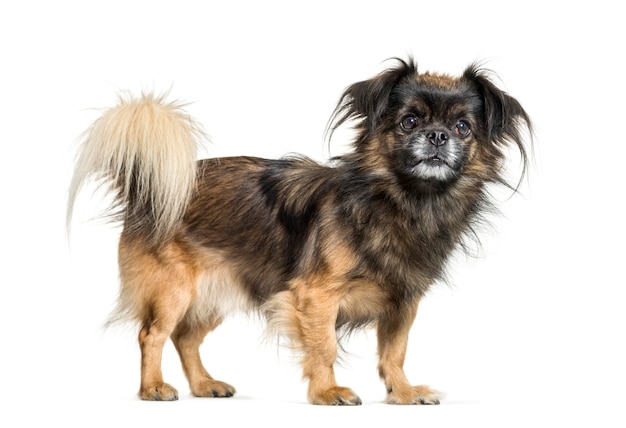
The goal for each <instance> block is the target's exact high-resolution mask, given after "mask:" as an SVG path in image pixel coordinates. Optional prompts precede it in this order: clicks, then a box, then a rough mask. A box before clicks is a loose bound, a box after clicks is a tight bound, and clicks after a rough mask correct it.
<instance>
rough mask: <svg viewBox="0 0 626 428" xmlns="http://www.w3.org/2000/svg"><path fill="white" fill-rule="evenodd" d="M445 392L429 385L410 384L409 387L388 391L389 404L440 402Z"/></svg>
mask: <svg viewBox="0 0 626 428" xmlns="http://www.w3.org/2000/svg"><path fill="white" fill-rule="evenodd" d="M443 397H444V394H442V393H441V392H439V391H435V390H434V389H430V388H429V387H427V386H424V385H421V386H409V387H407V388H398V389H394V388H393V387H392V388H390V389H389V390H388V391H387V400H386V401H387V403H389V404H439V403H440V402H441V400H442V399H443Z"/></svg>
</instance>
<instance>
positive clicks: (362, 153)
mask: <svg viewBox="0 0 626 428" xmlns="http://www.w3.org/2000/svg"><path fill="white" fill-rule="evenodd" d="M397 61H398V65H397V66H396V67H393V68H390V69H388V70H386V71H384V72H382V73H380V74H379V75H377V76H376V77H374V78H372V79H370V80H366V81H363V82H358V83H355V84H353V85H351V86H350V87H348V88H347V89H346V91H345V92H344V94H343V96H342V97H341V99H340V102H339V104H338V105H337V108H336V110H335V113H334V115H333V117H332V119H331V128H332V130H335V129H336V128H337V127H338V126H340V125H341V124H342V123H344V122H346V121H348V120H355V121H356V122H357V125H356V129H357V131H358V135H357V138H356V140H355V154H356V155H357V158H358V159H360V160H361V161H362V162H366V163H367V164H368V165H369V166H370V167H373V168H379V169H380V168H384V169H386V170H389V169H393V170H394V171H396V172H397V173H399V174H402V175H404V176H406V177H408V178H414V179H417V180H420V181H426V182H432V183H446V182H452V181H454V180H456V179H458V178H459V177H461V176H463V175H473V176H475V177H478V178H479V179H481V180H483V181H501V180H500V175H499V173H500V170H501V169H502V164H503V152H502V149H503V147H504V146H505V145H507V144H514V145H516V146H517V147H518V148H519V150H520V153H521V157H522V160H523V162H524V168H525V165H526V160H527V156H526V150H525V148H524V145H523V142H522V133H523V130H524V128H527V129H528V131H529V132H531V133H532V131H531V122H530V119H529V117H528V115H527V114H526V112H525V111H524V109H523V108H522V107H521V105H520V103H519V102H518V101H517V100H515V99H514V98H512V97H511V96H509V95H508V94H506V93H505V92H503V91H502V90H500V89H499V88H498V87H496V85H494V83H493V82H492V81H491V80H490V79H489V76H488V73H487V72H486V71H484V70H482V69H480V68H479V67H478V66H477V65H476V64H473V65H471V66H469V67H468V68H467V69H466V70H465V72H464V73H463V74H462V75H461V76H460V77H451V76H448V75H441V74H430V73H424V74H420V73H418V71H417V66H416V65H415V63H414V62H413V61H412V60H410V61H409V62H405V61H402V60H397Z"/></svg>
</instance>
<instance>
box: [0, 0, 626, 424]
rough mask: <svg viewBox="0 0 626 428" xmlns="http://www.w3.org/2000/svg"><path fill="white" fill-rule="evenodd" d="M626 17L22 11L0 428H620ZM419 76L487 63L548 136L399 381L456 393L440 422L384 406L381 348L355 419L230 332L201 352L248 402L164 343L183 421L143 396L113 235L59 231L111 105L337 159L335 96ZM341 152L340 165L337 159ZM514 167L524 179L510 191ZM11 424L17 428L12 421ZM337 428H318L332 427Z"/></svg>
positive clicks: (482, 9) (41, 6)
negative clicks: (167, 103)
mask: <svg viewBox="0 0 626 428" xmlns="http://www.w3.org/2000/svg"><path fill="white" fill-rule="evenodd" d="M618 7H619V2H615V1H603V0H599V1H595V2H590V3H583V2H577V1H572V2H560V1H559V2H557V1H555V2H550V1H547V0H546V1H541V2H532V1H526V2H502V1H478V0H477V1H471V2H470V1H456V2H449V1H439V0H430V1H418V0H413V1H404V2H401V1H393V0H384V1H364V0H359V1H345V2H341V1H333V2H323V1H318V2H307V3H306V4H305V3H304V2H286V1H285V2H277V1H265V2H260V1H259V2H253V1H248V2H246V1H239V2H237V1H232V2H226V1H220V2H217V1H216V2H190V1H183V0H176V1H171V2H168V1H144V2H133V1H128V0H124V1H113V0H108V1H100V2H93V1H92V2H88V1H80V2H79V1H74V2H70V1H50V2H48V1H39V2H37V1H21V2H17V1H15V2H11V1H6V2H3V3H2V5H1V6H0V64H1V65H0V87H1V90H0V142H1V144H2V146H1V147H2V151H1V153H0V162H1V166H0V174H1V180H0V183H1V184H0V185H1V186H2V187H1V190H2V209H1V211H0V220H1V221H0V225H1V227H2V241H1V242H2V244H1V247H0V248H2V258H1V263H2V265H1V267H2V278H1V280H0V281H1V283H0V284H1V286H0V317H1V319H0V320H1V324H0V325H1V328H2V330H1V333H2V337H1V339H2V343H1V345H0V346H1V351H0V391H1V392H0V425H2V426H35V425H34V424H36V423H39V425H40V426H41V425H42V424H44V423H46V424H57V423H61V424H64V426H72V425H80V426H115V425H118V426H133V425H137V424H142V425H141V426H148V425H150V426H165V425H174V424H175V425H176V426H185V424H191V423H193V424H194V426H226V425H227V424H228V425H229V426H243V425H246V424H253V423H254V424H260V426H335V425H339V424H340V423H344V424H346V423H347V424H350V425H349V426H355V427H356V426H368V427H369V426H380V425H383V424H384V425H385V426H396V425H403V426H405V425H411V426H412V425H414V426H422V427H426V426H494V427H502V426H559V425H560V426H567V425H565V424H571V423H575V422H577V423H581V425H578V426H583V425H586V426H602V427H608V426H616V427H617V426H625V425H626V417H625V416H624V410H623V406H624V400H625V399H626V394H625V392H624V385H625V383H626V371H625V368H624V362H625V361H626V352H625V351H624V336H625V335H624V328H625V326H626V315H625V311H624V302H625V300H626V299H625V298H626V291H625V290H624V286H625V285H626V284H625V282H626V281H625V279H624V275H623V263H624V248H623V242H624V239H625V238H626V236H625V233H624V220H625V218H626V216H625V214H626V213H625V209H624V199H625V198H624V196H625V195H624V185H623V183H624V175H623V173H624V165H625V156H626V149H625V147H626V138H625V129H626V128H625V127H624V123H625V120H626V114H624V113H625V111H624V110H625V109H624V99H625V96H626V93H625V89H624V77H625V76H626V73H625V66H624V64H625V61H624V60H625V58H624V57H625V55H624V47H623V44H624V40H626V34H625V31H624V30H623V28H624V26H623V20H622V18H621V16H622V12H621V11H618ZM407 54H412V55H414V56H415V58H416V59H417V60H418V63H419V65H420V68H421V69H422V70H433V71H442V72H447V73H451V74H458V73H461V72H462V70H463V69H464V67H465V66H466V65H468V64H469V63H470V62H472V61H474V60H485V61H486V65H487V66H488V67H489V68H491V69H493V70H495V71H496V72H497V73H498V75H499V76H500V78H501V83H500V84H501V86H502V87H503V88H505V89H506V90H507V91H508V92H509V93H511V94H512V95H513V96H515V97H516V98H518V100H519V101H520V102H521V103H522V104H523V106H524V107H525V108H526V109H527V111H528V112H529V114H530V115H531V117H532V118H533V119H534V122H535V125H536V141H535V143H536V153H535V155H536V161H535V164H534V166H533V168H532V169H531V170H530V175H529V180H528V182H527V183H525V184H524V185H523V187H522V195H518V196H514V197H513V198H508V194H507V193H502V192H500V193H498V198H499V199H500V200H501V202H502V203H501V208H502V212H503V216H502V217H500V218H497V219H495V220H494V229H496V230H497V231H498V232H497V233H496V234H489V233H487V234H486V235H485V237H484V239H483V244H484V250H483V256H481V257H480V258H477V259H466V258H464V257H462V258H460V259H459V260H458V261H457V262H455V263H454V265H453V274H452V281H451V284H450V286H447V285H441V286H438V287H436V288H435V289H434V290H433V291H432V293H431V294H430V295H429V296H428V297H427V298H426V299H425V301H424V302H423V304H422V307H421V312H420V314H419V315H418V319H417V322H416V325H415V327H414V329H413V331H412V335H411V342H410V347H409V353H408V358H407V364H406V369H407V373H408V374H409V377H410V378H411V379H412V380H413V381H414V382H415V383H427V384H429V385H431V386H432V387H434V388H437V389H440V390H442V391H445V392H446V393H447V399H446V400H445V401H443V403H442V405H441V406H437V407H397V406H388V405H384V404H383V403H382V401H383V399H384V387H383V385H382V383H381V382H380V381H379V380H378V377H377V373H376V369H375V367H376V358H375V347H376V344H375V340H374V337H373V335H372V334H371V333H362V334H357V335H356V336H354V337H353V338H352V339H351V340H350V341H349V342H348V343H347V345H346V348H347V350H348V354H347V355H346V356H345V359H344V365H343V367H342V368H340V369H338V378H339V381H340V383H342V384H346V385H349V386H351V387H353V388H354V389H355V390H356V391H357V393H359V394H360V396H361V398H362V399H363V401H364V404H363V406H360V407H358V408H321V407H315V406H309V405H307V404H305V402H306V400H305V391H306V388H305V385H304V384H303V383H302V382H301V380H300V372H299V368H298V366H297V364H295V362H294V359H293V357H292V356H291V355H290V353H289V351H288V350H286V349H282V348H278V347H277V346H276V345H275V344H272V343H269V344H268V343H265V342H263V341H262V340H261V336H262V333H263V325H262V322H261V321H259V320H257V319H255V318H254V317H252V318H241V319H232V320H230V321H228V322H226V323H225V324H224V325H223V326H221V327H220V328H219V329H218V330H217V331H216V332H215V333H214V334H212V335H210V336H209V337H208V338H207V341H206V342H205V345H204V347H203V348H202V351H203V355H204V357H205V359H206V363H207V366H208V368H209V371H210V372H211V373H212V374H213V375H214V376H215V377H217V378H219V379H223V380H225V381H227V382H230V383H232V384H233V385H235V386H236V387H237V389H238V395H237V396H236V397H234V398H232V399H228V400H226V399H220V400H210V399H196V398H192V397H191V396H190V395H189V393H188V387H187V385H186V382H185V380H184V377H183V375H182V371H181V369H180V365H179V363H178V361H177V358H176V356H175V352H174V350H173V347H172V346H171V344H168V346H167V347H166V350H165V360H164V372H165V376H166V380H167V381H169V382H170V383H172V384H174V385H175V386H176V387H178V389H179V391H180V395H181V398H180V400H179V401H178V402H175V403H147V402H142V401H140V400H138V399H137V398H136V396H135V393H136V391H137V389H138V384H139V383H138V381H139V353H138V349H137V345H136V341H135V332H134V331H133V330H132V329H124V328H115V329H110V330H106V331H105V330H104V329H103V328H102V325H103V322H104V321H105V319H106V317H107V314H108V313H109V311H110V310H111V308H112V305H113V302H114V300H115V297H116V293H117V267H116V241H117V236H118V234H119V229H117V228H115V227H112V226H109V225H103V224H101V223H100V222H97V221H95V222H94V221H90V219H91V218H92V217H93V216H94V215H95V214H97V210H98V207H100V208H101V207H102V206H101V204H99V203H98V201H99V199H98V198H97V197H96V198H90V194H89V192H84V193H83V195H82V198H81V202H80V203H79V206H78V210H77V213H76V222H75V223H74V230H73V232H74V233H73V235H72V239H71V246H70V245H68V243H67V242H66V239H65V230H64V216H65V203H66V192H67V187H68V182H69V179H70V176H71V168H72V166H71V164H72V158H73V153H74V152H73V151H74V149H75V145H76V142H77V138H78V136H79V135H80V133H81V132H82V131H83V130H84V129H85V128H86V127H87V126H88V125H89V123H90V122H91V121H93V120H94V119H95V118H96V117H97V115H98V112H97V111H96V110H92V109H90V108H92V107H97V108H99V107H105V106H109V105H111V104H112V103H114V102H115V95H116V93H117V92H118V91H119V90H122V89H130V90H134V91H139V90H141V89H142V88H144V89H156V90H158V91H161V90H166V89H168V88H170V87H172V94H173V95H174V96H175V97H177V98H180V99H183V100H189V101H193V102H194V104H192V105H191V106H190V107H189V111H190V112H191V114H192V115H194V116H195V117H196V118H197V119H199V120H200V121H201V122H202V123H203V124H204V125H205V127H206V128H207V130H208V132H209V133H210V134H211V137H212V140H213V142H214V146H213V147H212V148H211V149H209V151H208V155H210V156H221V155H227V154H228V155H231V154H250V155H258V156H264V157H279V156H282V155H284V154H286V153H288V152H300V153H304V154H307V155H309V156H312V157H314V158H316V159H320V160H323V159H325V158H326V156H327V152H326V151H325V148H324V144H323V132H324V128H325V125H326V120H327V118H328V116H329V115H330V113H331V111H332V109H333V107H334V103H335V102H336V101H337V99H338V97H339V95H340V93H341V91H342V90H343V89H344V88H345V87H346V86H347V85H348V84H351V83H353V82H356V81H358V80H362V79H365V78H369V77H371V76H372V75H374V74H375V73H377V72H378V71H380V70H381V69H382V68H383V67H384V66H385V64H384V63H383V61H384V60H385V59H386V58H389V57H393V56H401V57H405V56H406V55H407ZM340 143H341V142H339V141H336V142H335V143H334V144H333V145H332V146H331V153H333V154H337V153H338V152H341V150H342V149H341V144H340ZM517 172H518V165H517V164H516V163H513V164H512V174H511V176H512V177H515V176H516V174H517ZM9 421H11V422H9ZM322 424H324V425H322Z"/></svg>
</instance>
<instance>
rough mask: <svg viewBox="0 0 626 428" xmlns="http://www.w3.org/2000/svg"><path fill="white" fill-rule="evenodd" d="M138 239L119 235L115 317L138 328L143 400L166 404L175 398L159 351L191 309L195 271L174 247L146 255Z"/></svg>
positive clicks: (195, 279) (140, 395)
mask: <svg viewBox="0 0 626 428" xmlns="http://www.w3.org/2000/svg"><path fill="white" fill-rule="evenodd" d="M144 244H145V243H144V242H143V241H141V240H139V239H131V238H129V237H128V236H127V235H125V234H122V237H121V240H120V247H119V262H120V279H121V285H122V287H121V293H120V311H121V312H122V315H125V316H130V317H132V318H135V319H137V320H138V321H139V322H140V325H141V328H140V331H139V347H140V349H141V386H140V389H139V397H140V398H141V399H143V400H156V401H160V400H164V401H171V400H176V399H178V392H177V391H176V389H175V388H173V387H172V386H171V385H169V384H167V383H165V382H164V381H163V374H162V371H161V359H162V354H163V346H164V345H165V342H166V341H167V339H168V338H169V337H170V336H171V335H172V333H173V332H174V330H175V329H176V327H177V326H178V324H179V323H180V322H181V320H183V318H184V316H185V314H186V313H187V311H188V310H189V308H190V306H191V305H192V303H193V299H194V295H195V285H196V282H197V277H198V273H197V272H198V269H196V268H195V265H194V263H193V259H192V258H191V257H190V256H188V254H187V253H186V251H185V249H184V248H183V246H181V245H178V244H177V243H175V242H170V243H167V244H164V245H162V246H161V247H159V248H158V249H152V250H148V249H147V247H146V246H145V245H144Z"/></svg>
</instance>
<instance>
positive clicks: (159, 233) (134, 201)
mask: <svg viewBox="0 0 626 428" xmlns="http://www.w3.org/2000/svg"><path fill="white" fill-rule="evenodd" d="M165 98H166V95H161V96H155V95H154V94H152V93H142V95H141V96H140V97H136V98H135V97H132V96H124V97H120V100H119V103H118V105H117V106H115V107H113V108H111V109H109V110H106V111H105V112H104V113H103V115H102V116H101V117H100V118H99V119H97V120H96V121H95V122H94V123H93V124H92V125H91V127H90V128H89V129H87V131H86V132H85V136H84V140H83V141H82V144H81V145H80V147H79V151H78V154H77V158H76V169H75V172H74V177H73V179H72V183H71V186H70V191H69V198H68V205H67V227H68V232H69V230H70V226H71V221H72V212H73V208H74V202H75V200H76V197H77V196H78V193H79V191H80V189H81V188H82V187H83V185H84V184H85V182H86V181H87V180H89V179H94V180H98V181H103V182H104V183H106V185H107V186H108V187H109V189H110V190H112V191H113V192H115V204H114V206H113V207H111V210H112V212H111V213H109V214H111V215H112V216H113V218H114V219H115V220H122V221H124V222H125V227H126V228H130V230H133V231H136V232H137V233H142V234H144V235H146V236H147V237H149V239H150V240H151V241H152V242H153V243H158V242H162V241H163V240H165V239H167V238H168V237H169V236H170V235H171V233H172V232H173V230H174V228H175V227H176V225H177V224H178V223H179V222H180V220H181V218H182V216H183V214H184V212H185V210H186V208H187V205H188V203H189V199H190V197H191V195H192V193H193V191H194V189H195V183H196V170H197V163H196V155H197V150H198V146H199V145H200V144H201V143H202V142H203V140H205V138H206V137H205V134H204V132H203V130H202V128H201V127H200V126H199V125H198V124H197V123H196V122H195V121H194V120H193V119H192V118H191V117H190V116H189V115H187V114H186V113H185V111H184V110H183V107H184V105H183V104H180V103H177V102H168V101H166V100H165Z"/></svg>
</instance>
